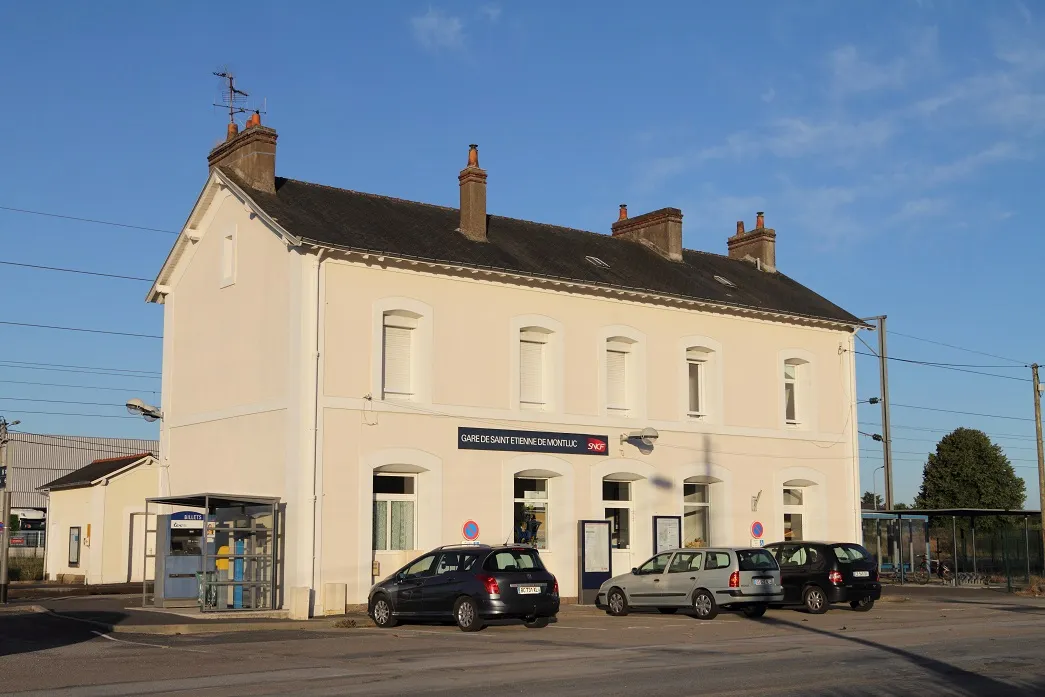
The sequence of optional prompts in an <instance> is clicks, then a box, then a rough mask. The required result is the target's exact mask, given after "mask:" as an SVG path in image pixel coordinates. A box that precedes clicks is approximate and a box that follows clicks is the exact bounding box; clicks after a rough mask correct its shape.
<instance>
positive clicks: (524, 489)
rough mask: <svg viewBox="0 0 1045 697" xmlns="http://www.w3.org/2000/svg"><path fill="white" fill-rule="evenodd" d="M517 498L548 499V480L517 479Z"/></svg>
mask: <svg viewBox="0 0 1045 697" xmlns="http://www.w3.org/2000/svg"><path fill="white" fill-rule="evenodd" d="M515 498H517V499H546V498H548V480H547V479H520V478H518V477H516V479H515Z"/></svg>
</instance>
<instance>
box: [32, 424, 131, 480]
mask: <svg viewBox="0 0 1045 697" xmlns="http://www.w3.org/2000/svg"><path fill="white" fill-rule="evenodd" d="M11 433H15V431H11ZM11 442H12V443H25V444H26V445H38V446H40V447H42V448H65V449H67V450H83V451H85V452H88V453H95V454H100V455H135V454H137V452H141V451H126V452H125V451H123V450H113V449H111V448H109V447H108V446H99V447H97V448H81V447H79V446H76V445H65V444H63V443H38V442H36V441H32V440H22V439H20V438H11ZM14 469H51V468H48V467H32V468H30V467H14ZM54 471H55V472H61V471H66V472H75V471H76V470H75V468H74V469H71V470H69V469H66V470H57V469H56V470H54Z"/></svg>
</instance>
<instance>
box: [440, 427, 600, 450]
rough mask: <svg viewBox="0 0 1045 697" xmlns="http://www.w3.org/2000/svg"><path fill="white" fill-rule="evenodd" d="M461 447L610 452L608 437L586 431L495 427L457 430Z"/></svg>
mask: <svg viewBox="0 0 1045 697" xmlns="http://www.w3.org/2000/svg"><path fill="white" fill-rule="evenodd" d="M457 447H458V448H459V449H461V450H508V451H512V452H523V453H557V454H562V455H609V453H610V448H609V437H608V436H593V435H587V434H583V433H554V432H549V431H508V430H503V429H494V428H467V427H464V426H461V427H459V428H458V429H457Z"/></svg>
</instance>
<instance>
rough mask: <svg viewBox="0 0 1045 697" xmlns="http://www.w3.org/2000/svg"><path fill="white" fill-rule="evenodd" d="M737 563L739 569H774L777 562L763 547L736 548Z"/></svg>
mask: <svg viewBox="0 0 1045 697" xmlns="http://www.w3.org/2000/svg"><path fill="white" fill-rule="evenodd" d="M737 564H738V565H739V567H740V570H741V571H770V570H776V568H777V563H776V560H775V559H773V557H771V556H770V555H769V552H767V551H766V550H764V549H758V548H756V549H738V550H737Z"/></svg>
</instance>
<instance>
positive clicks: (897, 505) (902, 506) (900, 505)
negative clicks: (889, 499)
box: [893, 501, 911, 511]
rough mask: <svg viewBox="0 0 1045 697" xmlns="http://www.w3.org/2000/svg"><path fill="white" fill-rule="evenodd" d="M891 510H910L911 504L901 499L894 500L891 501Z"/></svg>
mask: <svg viewBox="0 0 1045 697" xmlns="http://www.w3.org/2000/svg"><path fill="white" fill-rule="evenodd" d="M893 510H894V511H909V510H911V504H909V503H904V502H903V501H894V502H893Z"/></svg>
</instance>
